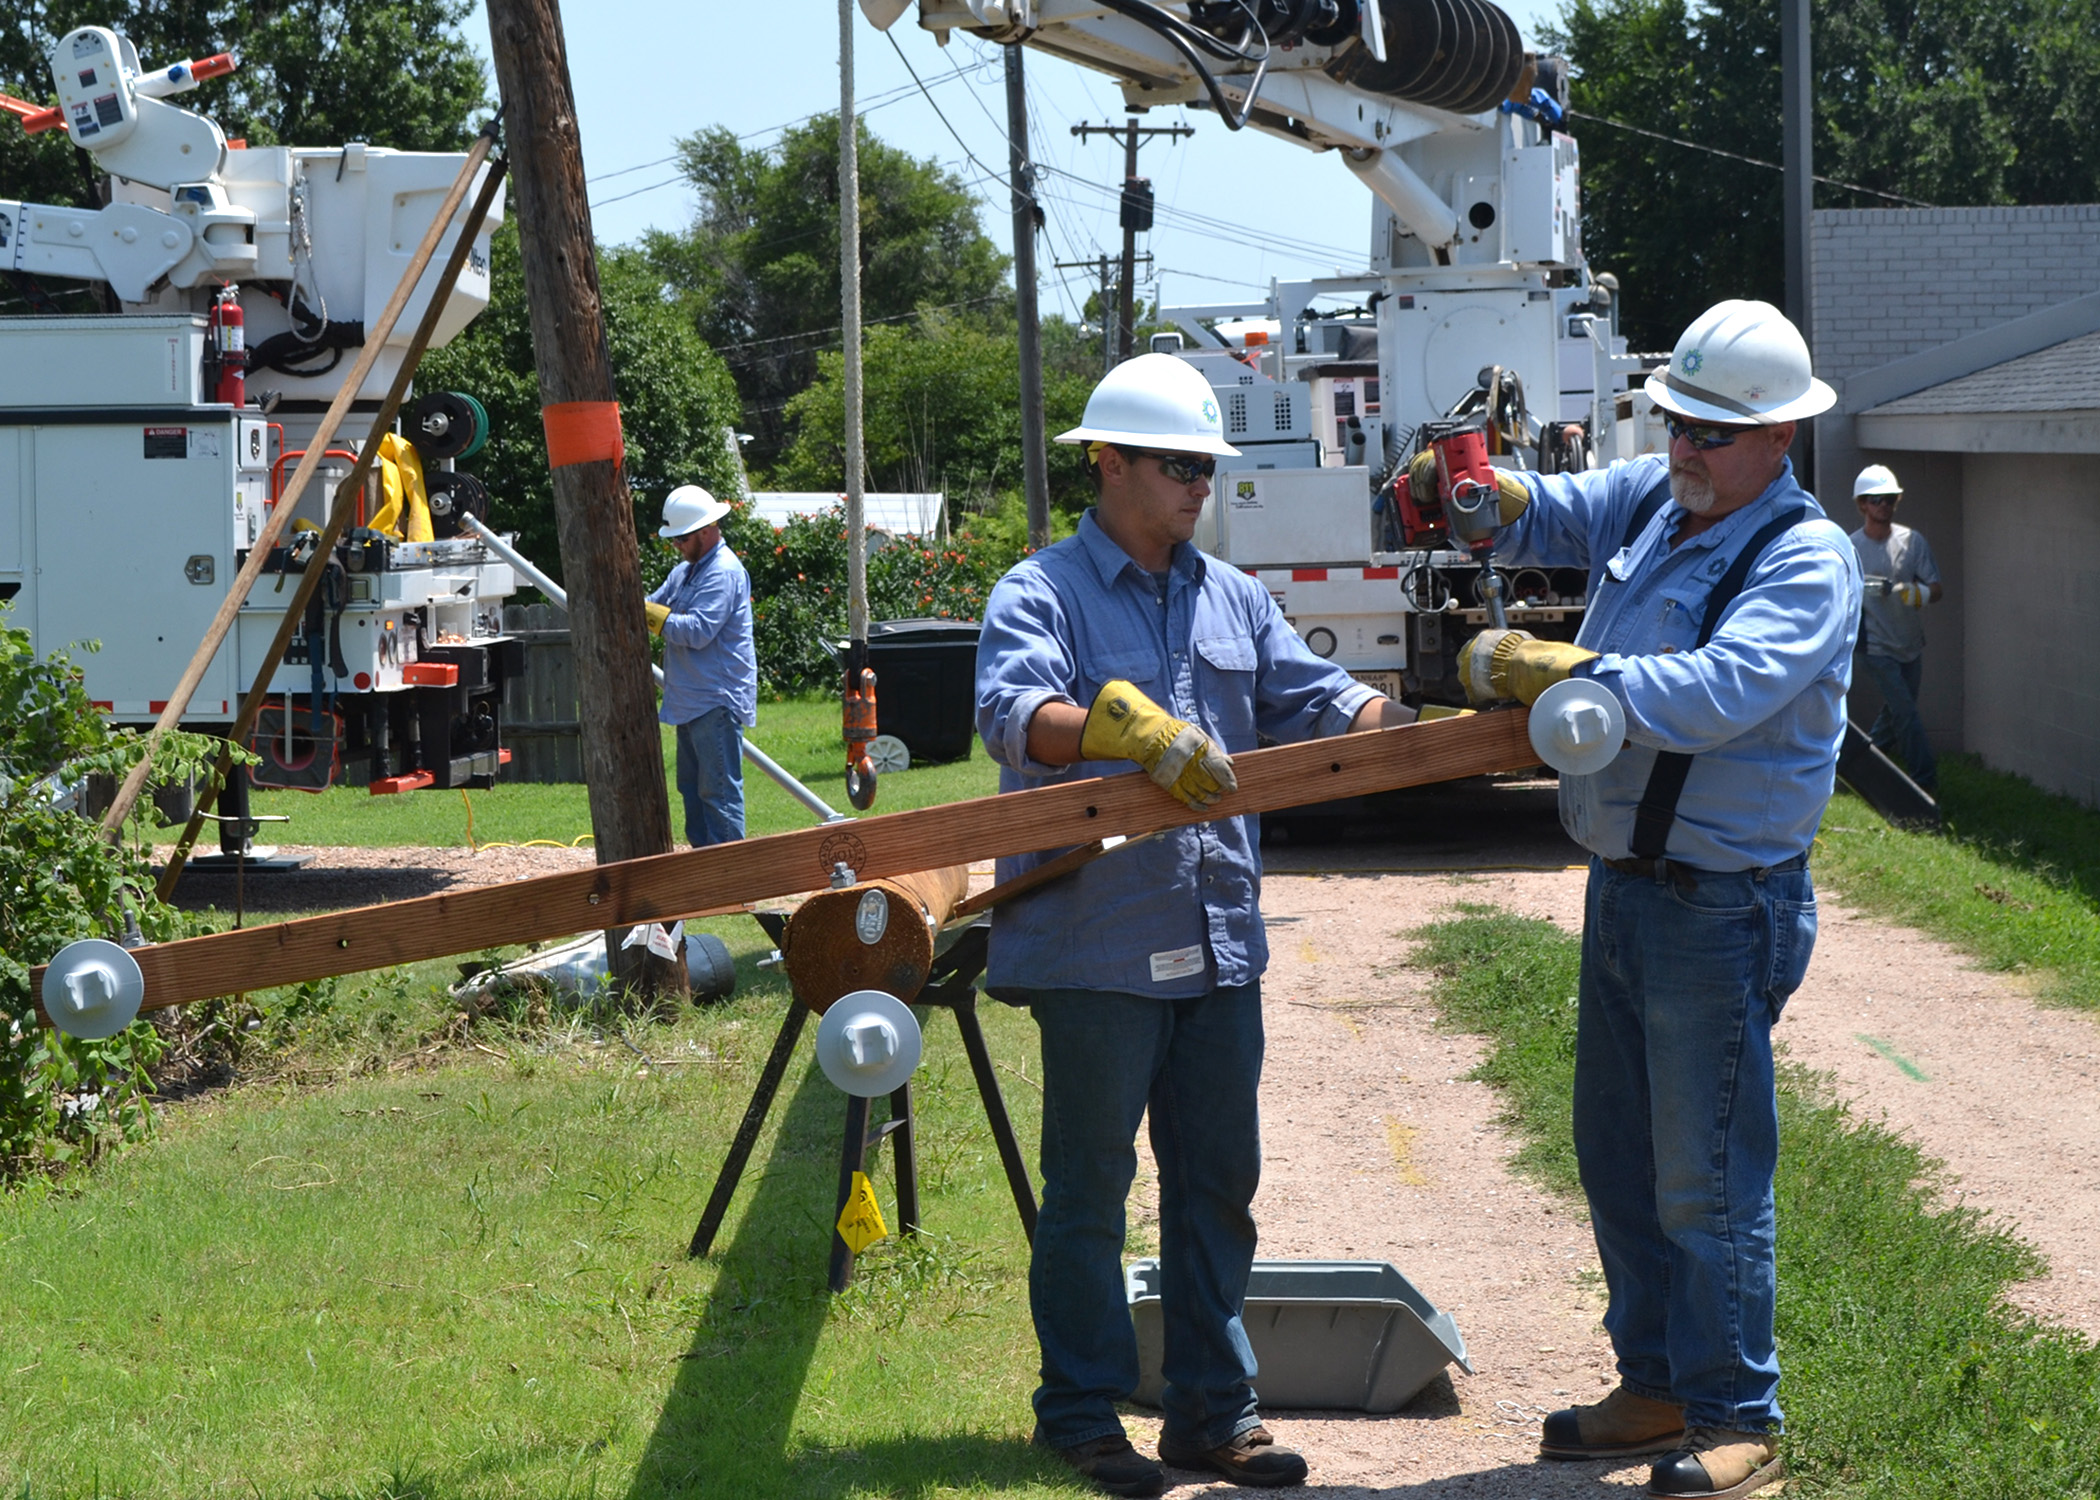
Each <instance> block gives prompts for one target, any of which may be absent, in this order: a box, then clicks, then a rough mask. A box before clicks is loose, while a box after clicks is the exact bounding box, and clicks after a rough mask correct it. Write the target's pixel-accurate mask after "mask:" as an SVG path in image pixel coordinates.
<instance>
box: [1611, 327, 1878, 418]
mask: <svg viewBox="0 0 2100 1500" xmlns="http://www.w3.org/2000/svg"><path fill="white" fill-rule="evenodd" d="M1643 389H1645V390H1646V391H1647V393H1648V397H1649V399H1650V400H1652V401H1653V402H1654V403H1655V404H1656V405H1657V406H1660V407H1661V408H1662V409H1663V410H1664V411H1669V412H1675V413H1676V414H1677V415H1678V416H1680V417H1688V418H1690V419H1691V420H1692V421H1694V422H1722V423H1728V424H1732V425H1738V426H1740V425H1746V424H1751V423H1755V424H1757V425H1760V426H1776V425H1777V424H1779V423H1781V422H1798V421H1802V420H1804V419H1805V418H1808V417H1813V416H1816V415H1817V414H1818V413H1821V412H1826V411H1828V410H1830V408H1831V407H1833V406H1835V405H1836V404H1837V393H1836V392H1835V391H1833V390H1831V388H1830V387H1829V386H1827V385H1825V384H1824V383H1823V382H1822V381H1820V380H1818V379H1816V377H1815V374H1814V372H1813V371H1812V370H1811V369H1810V368H1809V360H1808V344H1807V342H1806V341H1805V340H1803V339H1802V337H1801V330H1799V329H1798V328H1796V327H1795V326H1794V325H1793V324H1792V323H1790V322H1788V321H1787V316H1786V314H1785V313H1783V312H1781V311H1780V310H1779V309H1778V308H1776V307H1774V306H1773V305H1772V304H1771V303H1769V302H1745V301H1728V302H1718V303H1715V304H1714V305H1713V306H1712V307H1710V308H1708V309H1707V310H1706V311H1705V312H1703V313H1701V314H1700V315H1699V316H1698V318H1697V319H1696V320H1694V321H1693V323H1692V326H1691V327H1689V328H1687V329H1685V331H1684V336H1683V337H1682V338H1680V339H1678V340H1677V347H1676V349H1675V350H1673V351H1672V352H1671V354H1670V363H1669V365H1668V366H1667V367H1665V368H1664V369H1661V370H1658V371H1656V373H1655V374H1653V375H1650V376H1649V377H1648V380H1647V384H1646V385H1645V386H1644V387H1643Z"/></svg>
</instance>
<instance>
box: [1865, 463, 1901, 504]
mask: <svg viewBox="0 0 2100 1500" xmlns="http://www.w3.org/2000/svg"><path fill="white" fill-rule="evenodd" d="M1902 493H1903V486H1902V485H1901V484H1900V483H1898V482H1897V480H1896V474H1895V471H1894V470H1892V469H1891V468H1889V466H1888V465H1887V464H1868V465H1867V466H1866V467H1865V468H1864V469H1861V470H1860V471H1859V478H1857V479H1855V480H1853V481H1852V498H1853V499H1855V500H1857V499H1858V498H1859V497H1860V496H1861V495H1900V494H1902Z"/></svg>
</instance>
